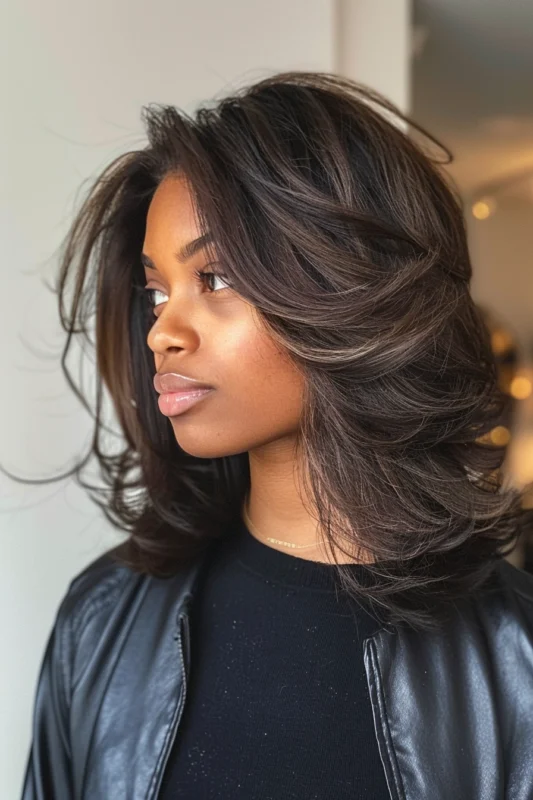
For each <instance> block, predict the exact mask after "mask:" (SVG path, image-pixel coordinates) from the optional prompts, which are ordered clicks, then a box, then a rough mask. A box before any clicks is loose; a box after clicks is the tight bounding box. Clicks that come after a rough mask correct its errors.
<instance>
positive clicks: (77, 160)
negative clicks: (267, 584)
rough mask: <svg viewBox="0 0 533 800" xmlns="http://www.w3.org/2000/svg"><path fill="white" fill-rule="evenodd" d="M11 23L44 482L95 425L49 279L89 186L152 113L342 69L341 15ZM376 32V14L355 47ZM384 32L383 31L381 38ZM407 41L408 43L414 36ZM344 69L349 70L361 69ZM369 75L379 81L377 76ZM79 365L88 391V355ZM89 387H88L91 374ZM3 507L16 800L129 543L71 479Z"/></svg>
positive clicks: (25, 286)
mask: <svg viewBox="0 0 533 800" xmlns="http://www.w3.org/2000/svg"><path fill="white" fill-rule="evenodd" d="M354 2H355V0H354ZM377 2H378V3H380V4H382V3H385V5H389V7H390V8H392V7H397V6H399V5H402V6H403V5H404V0H398V2H396V0H377ZM405 3H406V4H407V0H405ZM391 4H392V5H391ZM344 5H346V4H344ZM352 5H353V3H352ZM361 7H362V8H364V4H362V6H361ZM366 13H369V9H368V7H367V11H366ZM8 14H9V19H8V21H7V24H4V25H2V26H1V27H2V31H3V41H2V53H3V58H4V66H5V67H6V69H4V70H3V71H2V76H3V80H4V81H5V82H7V83H8V86H7V89H6V94H5V95H4V96H5V97H6V100H7V102H5V103H4V112H5V110H6V108H7V113H4V118H3V120H2V129H1V136H2V142H1V143H2V145H3V146H2V148H1V152H2V153H3V159H2V167H3V172H4V174H6V173H7V181H2V192H3V194H2V205H1V209H2V210H1V219H2V229H3V234H4V235H3V243H4V257H3V267H2V291H0V304H1V305H0V319H1V320H2V336H1V337H0V357H1V364H2V373H3V374H2V378H3V380H2V386H3V391H2V393H1V395H0V404H1V414H0V464H1V465H2V466H3V467H4V468H5V469H7V470H9V471H11V472H14V473H15V474H17V475H21V476H22V477H25V478H42V477H46V476H49V475H51V474H55V473H60V472H62V471H63V470H65V469H66V468H67V467H69V466H70V465H71V464H72V463H73V460H74V459H75V458H76V457H78V456H79V455H80V453H81V452H85V448H86V447H87V446H88V443H89V435H90V432H91V429H92V426H91V424H90V420H89V418H88V415H87V413H86V412H85V411H83V410H82V409H81V406H80V405H79V403H78V401H76V399H75V398H74V396H73V395H72V393H71V391H70V389H69V388H68V386H67V384H66V382H65V380H64V379H63V375H62V372H61V369H60V365H59V354H60V349H61V347H62V345H63V333H62V332H61V330H60V328H59V323H58V320H57V309H56V299H55V297H54V295H53V294H52V293H51V292H50V291H49V290H48V289H46V288H45V283H44V281H47V282H48V283H50V282H51V280H52V279H53V276H54V274H55V273H54V271H55V267H56V264H57V260H56V253H55V251H56V248H57V247H58V245H59V244H60V241H61V237H62V236H63V234H64V233H65V232H66V230H67V227H68V225H69V222H70V220H71V217H72V212H73V210H74V207H75V205H76V207H77V203H78V201H79V199H80V198H81V197H82V195H83V191H84V189H85V188H86V181H88V180H90V179H91V178H93V177H94V176H95V175H96V174H97V173H98V172H99V171H100V170H101V169H102V167H103V166H104V165H105V164H107V163H108V161H109V160H111V158H113V157H115V156H116V155H118V154H119V153H120V152H123V151H124V150H126V149H130V148H132V147H137V146H142V145H143V143H144V138H143V132H142V129H141V124H140V116H139V115H140V109H141V106H142V105H144V104H147V103H149V102H165V103H172V104H175V105H179V106H181V107H184V108H186V109H187V110H189V111H191V110H193V108H194V107H195V105H196V104H197V103H199V102H200V101H202V100H206V99H209V98H210V97H211V96H212V95H214V94H215V93H217V94H218V93H220V92H224V90H225V89H228V90H230V89H231V87H232V86H233V85H236V84H238V85H241V84H242V83H243V82H246V83H248V82H251V81H252V80H255V79H258V78H260V77H262V76H263V75H265V74H267V73H270V72H272V71H278V70H282V69H317V70H325V71H328V70H333V69H335V68H336V64H337V61H336V59H337V54H338V47H337V20H338V8H337V3H336V2H334V0H269V2H254V3H250V2H246V0H226V2H225V3H217V2H216V0H196V1H195V2H194V3H192V2H184V1H183V0H181V1H180V0H178V2H165V0H153V2H152V3H150V4H148V3H141V2H139V0H106V1H105V2H104V0H93V2H91V3H75V4H73V3H71V2H67V0H48V2H46V3H43V2H41V0H20V2H18V3H16V4H15V3H11V8H10V9H9V12H8ZM405 18H406V16H405ZM374 22H375V20H374ZM365 24H366V23H365V14H363V15H362V16H360V18H359V20H358V22H357V33H358V35H360V34H361V33H362V31H363V28H364V25H365ZM378 33H379V26H377V27H376V26H375V24H373V25H372V36H373V37H377V36H378ZM399 37H400V38H399V40H400V41H403V38H402V33H401V31H400V32H399ZM344 46H346V42H345V43H344ZM6 54H7V58H6ZM387 57H388V59H389V68H390V71H391V74H393V73H394V74H396V73H398V72H402V74H404V75H405V74H406V73H405V65H404V63H403V59H404V53H403V50H402V48H401V47H400V48H399V50H398V51H397V52H396V51H395V50H394V48H393V49H392V50H391V49H389V51H388V56H387ZM343 69H344V71H345V74H349V73H350V70H351V69H352V67H350V66H349V64H347V66H346V67H345V68H343ZM358 69H362V67H361V65H359V67H358ZM352 77H357V75H355V74H352ZM364 79H365V80H366V81H368V82H372V70H370V71H367V72H366V73H365V75H364ZM404 80H405V79H404ZM378 88H380V87H378ZM381 88H382V87H381ZM404 88H405V87H404ZM403 91H404V89H401V90H400V91H398V90H397V89H396V88H394V87H392V88H391V90H390V92H389V94H390V96H392V98H393V99H395V100H396V101H397V102H398V103H400V104H402V103H404V95H403V94H402V92H403ZM395 92H398V94H397V96H394V93H395ZM6 154H7V155H6ZM69 363H70V364H71V366H72V368H73V371H74V377H75V378H76V379H77V377H78V370H77V367H76V358H75V354H74V358H73V359H72V360H71V361H70V362H69ZM85 383H86V385H87V387H90V385H91V375H90V373H89V372H87V373H86V377H85ZM0 511H1V512H2V513H1V516H0V526H1V528H0V530H1V533H2V537H1V541H2V558H1V562H0V563H1V567H0V569H1V570H2V581H1V584H0V586H1V588H0V591H1V596H0V607H1V608H2V619H1V626H2V627H1V635H2V643H3V648H2V652H3V654H4V656H3V658H2V660H1V664H0V669H1V670H2V672H1V675H0V681H1V683H0V685H1V687H2V693H1V700H0V702H1V707H0V715H1V718H2V721H3V723H4V724H3V726H2V730H1V736H2V739H1V740H0V759H1V761H0V796H1V797H6V798H7V797H10V798H11V797H13V798H15V797H17V796H18V795H19V792H20V787H21V781H22V773H23V768H24V766H25V762H26V757H27V750H28V747H29V738H30V724H31V712H32V706H33V698H34V690H35V684H36V680H37V675H38V670H39V666H40V663H41V658H42V654H43V647H44V643H45V640H46V638H47V636H48V634H49V632H50V629H51V625H52V623H53V619H54V615H55V612H56V610H57V606H58V604H59V601H60V599H61V597H62V595H63V593H64V591H65V589H66V587H67V584H68V582H69V581H70V580H71V578H72V577H73V576H74V575H75V574H76V573H77V572H79V571H80V570H81V569H82V568H83V567H84V566H85V565H86V564H87V563H88V562H89V561H91V560H93V559H94V558H96V557H97V556H98V555H99V554H100V553H101V552H103V551H104V550H105V549H107V548H108V547H110V546H111V545H112V544H113V543H114V542H116V541H118V540H119V538H122V537H121V536H120V534H118V533H117V532H115V531H112V530H111V529H110V526H109V524H108V523H107V522H106V521H105V519H104V518H103V516H102V514H101V513H100V512H99V510H98V509H97V507H96V506H95V505H93V504H92V503H91V502H90V501H89V500H88V499H87V497H86V496H85V494H84V493H83V492H82V490H81V489H79V488H78V487H77V486H76V485H75V484H73V483H72V482H71V481H69V482H66V483H64V482H59V483H56V484H48V485H46V486H41V487H39V486H29V485H25V486H24V485H21V484H18V483H14V482H11V481H9V480H8V479H7V478H6V477H4V476H3V475H0Z"/></svg>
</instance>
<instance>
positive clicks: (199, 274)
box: [144, 270, 231, 308]
mask: <svg viewBox="0 0 533 800" xmlns="http://www.w3.org/2000/svg"><path fill="white" fill-rule="evenodd" d="M195 277H196V279H197V280H198V281H199V282H200V283H202V284H204V285H206V286H207V288H208V294H216V293H218V292H222V291H224V289H231V284H230V283H228V281H227V280H225V277H226V276H225V275H222V274H221V273H219V272H207V271H206V270H204V271H201V270H196V271H195ZM211 280H214V281H215V285H214V286H213V285H211ZM217 281H218V282H219V285H218V286H217V285H216V282H217ZM220 284H222V285H220ZM144 291H145V292H146V296H147V298H148V304H149V306H150V307H151V308H155V307H156V306H158V305H159V304H160V303H164V302H165V300H168V295H167V294H165V292H162V291H161V290H160V289H155V288H153V287H150V288H148V287H145V288H144ZM158 295H159V297H158Z"/></svg>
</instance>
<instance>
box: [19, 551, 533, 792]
mask: <svg viewBox="0 0 533 800" xmlns="http://www.w3.org/2000/svg"><path fill="white" fill-rule="evenodd" d="M110 552H111V551H108V552H107V553H104V554H103V555H102V556H100V557H99V558H98V559H96V560H95V561H93V562H92V563H91V564H89V565H88V566H87V567H86V568H85V569H84V570H83V571H82V572H80V573H79V574H78V575H77V576H76V577H75V578H74V579H73V580H72V581H71V583H70V584H69V587H68V589H67V591H66V593H65V595H64V597H63V599H62V601H61V604H60V606H59V608H58V611H57V614H56V619H55V621H54V625H53V627H52V631H51V633H50V636H49V639H48V642H47V645H46V649H45V652H44V655H43V659H42V664H41V670H40V674H39V678H38V682H37V688H36V691H35V702H34V711H33V730H32V741H31V746H30V749H29V754H28V759H27V765H26V771H25V775H24V781H23V789H22V800H70V799H71V798H72V799H73V800H103V799H104V798H106V800H107V798H113V800H155V798H157V797H158V793H159V789H160V786H161V781H162V777H163V771H164V768H165V765H166V761H167V758H168V756H169V753H170V748H171V745H172V742H173V741H174V738H175V736H176V733H177V730H178V728H179V724H180V720H181V716H182V712H183V707H184V703H185V698H186V691H187V681H188V678H189V676H190V652H191V649H190V648H191V644H192V646H194V643H191V641H190V630H189V609H190V603H191V601H192V598H193V597H194V588H195V579H196V577H197V575H198V572H199V569H200V566H201V563H202V559H199V560H197V561H196V562H195V563H194V564H193V565H192V566H189V567H188V568H184V569H183V570H182V571H181V572H180V573H179V574H177V575H175V576H173V577H172V578H166V579H156V578H151V577H148V576H145V575H138V574H136V573H133V572H131V571H130V570H128V569H127V568H126V567H123V566H121V565H118V564H116V563H115V562H114V561H113V560H112V559H111V558H110V557H109V553H110ZM495 577H496V581H495V584H494V588H492V589H491V591H490V592H489V593H484V594H483V595H479V594H478V593H473V594H472V595H471V596H470V597H469V598H468V599H467V600H466V601H465V602H464V603H461V604H459V605H458V607H457V610H456V612H455V611H454V616H453V618H452V619H451V620H450V622H449V623H447V624H446V626H444V627H443V628H442V629H441V630H439V631H438V632H435V633H428V632H420V631H418V632H417V631H414V630H413V629H411V628H403V627H402V628H394V629H393V628H391V627H389V626H385V627H383V628H381V629H380V630H379V631H377V633H375V634H374V635H373V636H371V637H369V638H367V639H366V640H365V642H364V664H365V670H366V673H367V680H368V687H369V691H370V697H371V702H372V709H373V716H374V724H375V732H376V738H377V741H378V746H379V750H380V754H381V759H382V762H383V768H384V771H385V775H386V779H387V785H388V788H389V792H390V797H391V798H392V799H393V800H533V575H530V574H529V573H526V572H524V571H523V570H520V569H518V568H516V567H514V566H512V565H511V564H510V563H508V562H507V561H501V562H499V563H498V565H497V567H496V573H495ZM317 735H318V733H317ZM355 757H357V749H356V743H354V758H355ZM302 800H305V799H304V798H302Z"/></svg>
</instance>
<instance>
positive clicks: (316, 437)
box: [23, 71, 533, 800]
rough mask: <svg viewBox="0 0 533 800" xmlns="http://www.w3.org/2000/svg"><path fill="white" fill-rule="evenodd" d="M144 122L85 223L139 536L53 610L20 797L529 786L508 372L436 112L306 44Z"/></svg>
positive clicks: (158, 109) (72, 260) (100, 181)
mask: <svg viewBox="0 0 533 800" xmlns="http://www.w3.org/2000/svg"><path fill="white" fill-rule="evenodd" d="M393 117H396V119H393ZM143 120H144V123H145V126H146V132H147V139H148V141H147V144H146V146H145V147H144V148H142V149H139V150H135V151H131V152H127V153H125V154H123V155H121V156H120V157H118V158H116V159H115V160H114V161H113V162H112V163H110V164H109V166H107V167H106V169H105V170H104V171H103V173H102V174H101V175H99V176H98V178H97V179H96V180H95V181H94V183H93V185H92V186H91V188H90V191H89V192H88V194H87V197H86V198H85V200H84V202H83V203H82V205H81V207H80V209H79V210H78V211H77V213H76V216H75V219H74V221H73V223H72V226H71V228H70V230H69V232H68V235H67V238H66V240H65V242H64V247H63V250H62V258H61V264H60V270H59V273H58V284H57V290H58V295H59V309H60V315H61V320H62V323H63V325H64V328H65V330H66V332H67V333H68V339H67V343H66V346H65V353H66V351H67V349H68V347H69V344H70V342H71V340H72V338H73V337H75V336H81V337H86V338H88V339H90V336H89V333H90V328H91V325H92V323H93V317H94V333H95V338H94V347H95V355H96V365H97V379H98V391H97V408H96V413H95V417H94V419H95V427H94V438H93V442H92V448H91V455H92V456H94V458H95V459H96V461H97V464H98V466H99V468H100V474H101V476H102V483H103V485H102V487H94V486H90V485H89V484H88V483H85V482H84V478H83V476H82V467H83V466H84V464H85V463H86V460H87V459H84V460H83V461H82V462H80V464H79V465H78V467H77V468H76V469H75V470H74V475H75V477H76V478H77V479H78V480H79V481H80V482H81V483H82V484H83V485H85V486H86V487H87V489H88V490H90V491H91V492H92V496H93V498H94V499H95V501H96V502H98V503H99V505H100V507H101V508H102V509H103V511H104V513H105V514H106V516H107V518H108V519H109V520H111V521H112V523H113V524H114V525H115V526H116V527H117V528H118V529H120V530H121V531H123V532H124V534H125V537H124V540H123V541H122V542H121V543H120V544H119V545H117V546H116V547H113V548H112V549H111V550H108V551H107V552H106V553H104V554H103V555H101V556H100V557H99V558H98V559H96V560H95V561H93V562H92V563H91V564H89V565H88V566H87V567H86V568H85V569H84V570H83V571H82V572H80V573H79V574H78V575H76V576H75V577H74V578H73V579H72V581H71V583H70V585H69V588H68V591H67V592H66V594H65V596H64V598H63V599H62V602H61V604H60V606H59V608H58V611H57V616H56V619H55V622H54V626H53V629H52V631H51V633H50V637H49V640H48V644H47V647H46V651H45V653H44V655H43V661H42V666H41V671H40V675H39V681H38V686H37V689H36V694H35V706H34V712H33V733H32V742H31V747H30V751H29V755H28V761H27V767H26V773H25V776H24V787H23V800H45V798H46V800H51V798H54V800H56V799H57V800H68V798H76V800H78V799H79V800H81V799H83V800H97V799H98V800H101V799H102V798H113V800H137V799H138V800H141V798H142V800H145V799H146V800H148V799H152V800H155V798H158V799H163V800H170V798H175V797H184V798H191V799H192V800H201V799H203V798H221V799H225V798H231V799H232V800H237V799H238V798H246V800H252V799H253V798H255V799H256V800H267V798H272V799H274V798H275V800H288V798H302V800H310V799H311V798H317V800H322V798H323V799H324V800H326V798H328V800H329V798H335V800H348V798H350V800H356V799H357V798H368V797H371V798H373V799H374V800H378V798H379V799H381V798H384V799H385V798H394V799H395V800H400V798H401V799H402V800H406V799H407V798H416V800H422V798H430V799H431V800H449V798H454V800H461V799H463V800H490V799H492V798H504V797H505V798H507V797H509V798H516V800H527V798H531V797H533V759H532V753H533V577H532V576H530V575H528V574H527V573H526V572H524V571H522V570H520V569H518V568H516V567H514V566H512V565H511V564H509V563H508V562H507V561H506V559H505V556H506V555H507V554H508V553H509V552H510V551H511V550H512V548H513V546H514V544H515V542H516V540H517V537H518V536H519V533H520V530H521V525H522V518H521V515H522V513H523V512H522V510H521V505H520V492H519V491H518V490H516V489H513V488H511V487H509V486H506V485H505V483H504V479H503V470H502V465H503V461H504V457H505V447H504V446H497V445H495V444H494V443H491V442H490V441H488V440H487V438H486V437H485V434H486V433H487V432H489V431H490V430H491V429H492V428H493V427H495V426H496V425H497V424H498V422H499V421H500V420H501V418H502V415H503V414H504V412H505V410H506V403H507V398H506V396H505V395H504V394H503V393H502V391H501V390H500V389H499V387H498V383H497V373H496V365H495V360H494V357H493V354H492V352H491V347H490V336H489V333H488V330H487V328H486V326H485V324H484V322H483V319H482V316H481V313H480V311H479V309H478V308H477V307H476V305H475V303H474V301H473V298H472V296H471V293H470V280H471V276H472V267H471V263H470V258H469V253H468V247H467V241H466V234H465V226H464V220H463V213H462V208H461V202H460V200H459V199H458V197H457V196H456V193H455V191H454V189H453V188H452V186H451V185H450V184H449V182H448V181H447V180H446V178H445V177H444V174H443V172H442V170H441V169H440V164H439V162H438V159H437V157H436V156H432V155H431V154H430V151H429V150H426V149H425V148H424V147H423V146H422V145H421V144H419V143H416V141H415V140H414V138H413V137H412V136H411V134H410V132H409V130H405V129H404V127H402V125H398V124H397V123H398V122H400V123H402V124H405V123H409V124H410V125H411V127H412V128H413V129H415V130H418V131H419V133H423V134H426V132H425V131H423V129H420V128H419V127H418V126H416V125H415V124H414V123H413V122H412V121H411V120H409V119H408V118H406V117H405V116H403V115H402V114H401V113H400V112H399V111H398V109H396V108H395V107H394V106H393V105H392V104H391V103H389V102H388V101H387V100H385V99H384V98H383V97H381V96H380V95H378V94H376V93H375V92H373V91H371V90H370V89H368V88H366V87H364V86H361V85H359V84H357V83H355V82H353V81H350V80H348V79H346V78H343V77H341V76H339V75H335V74H328V73H318V72H303V71H301V72H298V71H295V72H287V73H279V74H276V75H273V76H270V77H268V78H265V79H263V80H261V81H259V82H257V83H255V84H253V85H249V86H247V87H244V88H242V89H239V90H238V91H235V92H233V93H232V94H230V95H227V96H225V97H223V98H222V99H219V100H218V101H217V102H213V103H211V104H205V105H204V106H202V107H200V108H199V109H198V110H197V111H196V113H195V114H194V116H190V115H188V114H186V113H185V112H183V111H181V110H178V109H176V108H175V107H173V106H162V105H155V104H154V105H150V106H147V107H145V108H144V109H143ZM426 136H427V137H428V139H429V140H431V141H432V142H433V143H434V144H437V145H439V143H438V142H436V140H434V139H433V137H431V136H429V134H426ZM439 146H440V147H441V148H442V150H443V152H444V153H446V154H447V156H448V157H450V154H449V152H448V151H447V150H446V148H445V147H443V146H442V145H439ZM104 396H105V397H108V398H109V399H110V400H111V403H112V407H113V409H114V412H115V414H116V419H117V420H118V423H119V425H120V431H121V434H123V447H122V449H121V450H120V451H119V452H118V453H117V452H110V451H109V452H108V451H106V447H105V425H104V422H103V408H104V402H103V401H104Z"/></svg>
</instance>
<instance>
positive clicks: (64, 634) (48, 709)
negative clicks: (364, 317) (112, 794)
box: [22, 593, 74, 800]
mask: <svg viewBox="0 0 533 800" xmlns="http://www.w3.org/2000/svg"><path fill="white" fill-rule="evenodd" d="M68 605H69V603H68V593H67V596H66V597H64V598H63V600H62V602H61V604H60V606H59V609H58V611H57V613H56V618H55V621H54V625H53V627H52V631H51V633H50V634H49V637H48V641H47V644H46V647H45V651H44V655H43V657H42V660H41V668H40V672H39V677H38V681H37V687H36V690H35V693H34V704H33V717H32V739H31V744H30V748H29V754H28V757H27V762H26V770H25V775H24V782H23V789H22V800H52V798H54V800H56V799H59V798H61V800H71V799H72V798H74V792H73V781H72V769H71V748H70V737H69V702H70V701H69V694H70V690H69V678H68V676H69V674H70V645H69V640H70V627H71V618H70V615H69V613H68Z"/></svg>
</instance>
